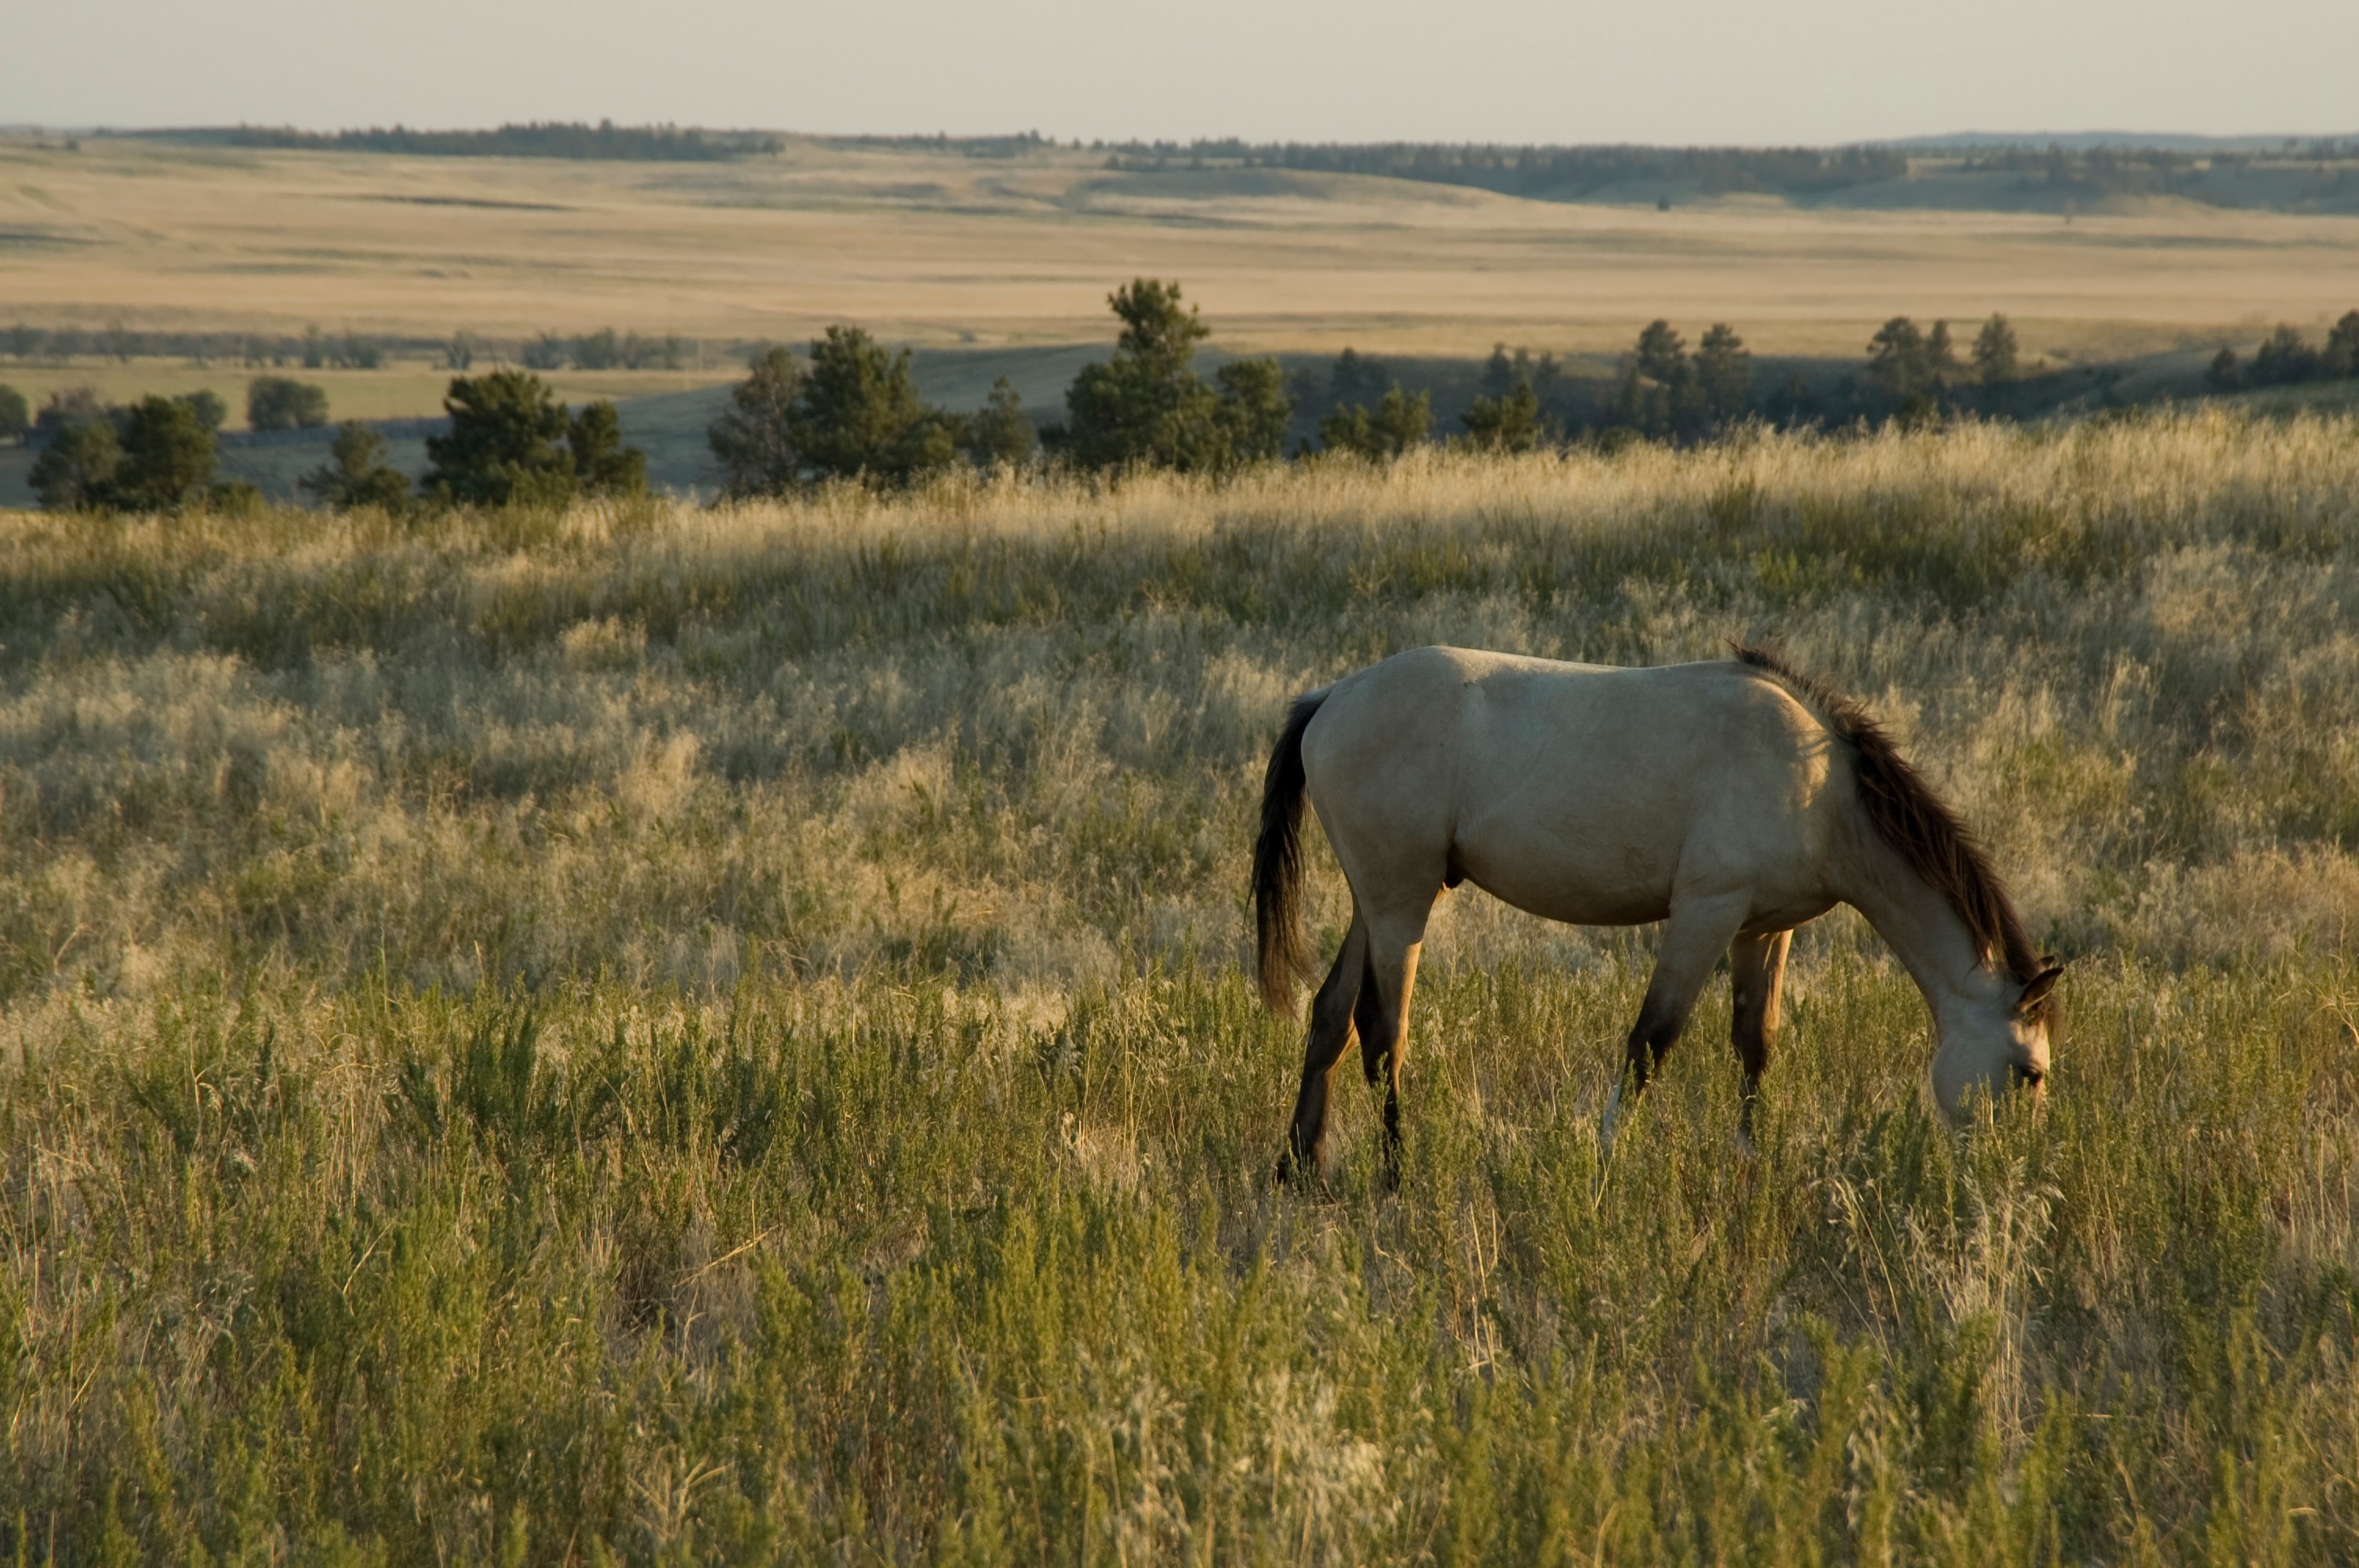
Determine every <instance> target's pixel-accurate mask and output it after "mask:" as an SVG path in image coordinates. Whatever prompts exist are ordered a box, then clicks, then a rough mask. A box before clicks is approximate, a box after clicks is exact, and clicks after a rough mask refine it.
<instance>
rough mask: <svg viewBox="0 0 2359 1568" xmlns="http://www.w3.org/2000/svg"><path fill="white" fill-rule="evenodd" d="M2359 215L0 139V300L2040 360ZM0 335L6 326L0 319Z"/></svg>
mask: <svg viewBox="0 0 2359 1568" xmlns="http://www.w3.org/2000/svg"><path fill="white" fill-rule="evenodd" d="M2354 236H2359V217H2352V216H2348V215H2343V216H2334V215H2299V216H2297V215H2287V214H2275V213H2266V212H2233V211H2223V210H2219V209H2206V208H2198V207H2193V206H2190V205H2186V204H2183V203H2182V204H2177V205H2173V204H2169V203H2161V204H2149V205H2148V206H2147V208H2145V209H2142V210H2139V211H2128V212H2124V213H2119V214H2111V213H2095V214H2084V215H2080V216H2077V217H2068V216H2066V215H2060V214H2056V213H2040V212H2005V211H1931V210H1924V209H1892V210H1875V209H1866V208H1854V209H1847V210H1838V209H1832V208H1829V209H1818V210H1810V209H1802V208H1796V207H1791V206H1788V205H1785V204H1783V203H1780V202H1777V201H1774V200H1767V199H1742V198H1732V199H1728V200H1721V201H1718V202H1714V203H1706V204H1701V205H1694V206H1680V207H1677V208H1675V209H1674V210H1673V211H1668V212H1658V211H1655V210H1654V207H1653V205H1652V202H1651V199H1649V200H1648V201H1647V203H1645V204H1633V205H1624V206H1615V205H1579V206H1573V205H1566V204H1563V203H1557V202H1548V201H1527V200H1517V199H1513V198H1509V197H1503V196H1495V195H1492V194H1489V193H1486V192H1483V191H1477V190H1469V189H1457V188H1452V187H1446V186H1436V185H1424V184H1418V183H1414V182H1409V181H1403V180H1393V179H1380V178H1363V177H1355V176H1335V175H1320V174H1310V173H1299V172H1288V171H1285V170H1279V169H1205V170H1199V171H1190V170H1185V169H1175V170H1172V171H1170V172H1166V173H1160V174H1157V173H1127V172H1120V171H1116V170H1113V169H1109V168H1106V167H1105V160H1104V158H1103V156H1102V155H1094V154H1090V153H1087V152H1083V151H1081V150H1078V149H1059V148H1043V149H1040V150H1038V151H1035V152H1033V153H1030V154H1028V155H1027V156H1024V157H994V158H984V157H964V156H960V155H958V154H955V153H947V152H929V151H926V150H923V149H920V148H915V147H899V148H891V147H880V146H866V147H864V146H844V145H839V144H828V143H822V142H815V141H797V142H794V143H792V144H790V146H789V150H788V152H787V153H786V154H784V155H782V156H780V157H764V158H754V159H746V160H741V161H735V162H729V163H718V164H692V165H691V164H646V163H575V162H567V161H563V160H557V159H547V158H515V159H511V158H434V157H391V156H385V155H375V154H332V153H320V152H268V151H255V150H236V149H225V148H198V147H187V146H171V145H167V144H164V143H159V142H141V141H136V140H121V139H111V138H109V139H92V140H89V141H85V142H82V144H80V146H79V148H78V149H77V150H71V151H69V150H67V149H66V148H65V147H64V146H61V145H58V144H54V143H44V142H40V141H37V140H34V139H30V138H24V137H17V138H10V139H0V298H5V299H6V300H7V301H8V304H7V306H6V307H5V313H6V314H7V315H9V316H10V317H11V318H12V319H13V318H15V317H19V316H20V317H22V318H23V319H26V320H27V321H29V322H31V323H33V324H35V325H41V326H49V325H58V324H68V325H73V326H77V327H80V328H82V329H84V330H99V329H103V328H104V327H106V326H107V325H108V324H109V323H110V322H112V321H114V320H117V319H120V320H122V321H123V322H124V323H125V325H126V326H128V327H130V328H132V329H135V330H205V331H232V332H279V333H295V332H300V331H301V330H303V329H304V327H305V326H306V325H308V324H313V323H316V324H317V325H319V326H320V327H321V330H324V331H327V332H331V333H336V332H343V331H356V332H361V333H366V334H373V335H375V336H379V337H387V338H400V337H415V338H439V337H441V336H444V335H447V334H449V333H451V332H452V331H454V330H461V329H466V330H473V331H474V332H476V333H477V334H479V335H484V336H488V337H494V338H497V339H501V340H504V341H515V340H517V339H520V338H525V337H529V336H531V335H533V334H536V333H538V332H541V331H555V332H560V333H563V334H569V335H571V334H574V333H580V332H586V331H592V330H597V329H599V328H602V327H613V328H614V329H615V330H618V331H639V332H643V333H647V334H649V335H652V336H661V335H663V334H667V333H679V334H682V335H684V336H687V337H690V338H696V339H701V340H710V341H752V340H756V339H774V340H778V341H792V340H797V339H801V338H807V337H809V336H810V335H812V334H813V333H815V332H816V331H818V330H820V329H821V328H822V327H823V326H825V325H826V324H828V323H830V322H833V321H843V320H850V321H857V322H860V323H862V324H864V325H865V326H867V327H868V328H869V329H870V330H872V331H875V332H876V333H877V334H879V335H880V336H881V337H884V338H886V340H888V341H906V342H910V343H914V344H917V345H919V346H934V347H955V346H965V347H969V348H996V347H1007V346H1023V345H1044V344H1071V343H1076V342H1090V343H1098V342H1103V341H1105V339H1106V337H1107V318H1106V315H1105V305H1104V300H1105V295H1106V292H1107V290H1108V289H1110V288H1112V287H1114V285H1115V284H1117V283H1120V282H1122V281H1125V280H1126V279H1127V278H1129V277H1131V276H1136V275H1139V274H1148V273H1151V274H1156V275H1158V276H1167V277H1169V276H1176V277H1179V278H1181V279H1183V280H1184V281H1185V282H1186V284H1187V285H1188V287H1189V290H1190V297H1191V298H1194V299H1197V300H1200V301H1201V303H1202V305H1203V308H1204V311H1205V314H1206V316H1207V318H1208V319H1211V320H1212V322H1214V323H1215V324H1216V326H1217V327H1218V329H1219V331H1220V334H1221V336H1220V339H1219V341H1220V342H1221V343H1222V344H1223V345H1224V346H1227V347H1230V348H1233V349H1236V350H1239V351H1255V352H1259V351H1271V350H1299V351H1310V352H1325V353H1330V354H1332V353H1333V352H1335V351H1338V350H1340V349H1342V348H1343V347H1344V346H1345V345H1347V344H1349V345H1353V346H1356V347H1358V348H1359V349H1361V350H1362V351H1383V352H1387V353H1424V354H1446V355H1467V354H1481V353H1484V352H1485V351H1488V349H1489V346H1490V344H1491V342H1492V341H1494V340H1495V339H1505V340H1506V341H1510V342H1525V343H1528V344H1529V345H1530V346H1531V347H1532V349H1533V350H1534V351H1536V352H1537V351H1540V350H1544V349H1545V350H1553V351H1557V352H1560V353H1588V352H1609V353H1610V352H1619V351H1622V350H1624V349H1625V348H1626V347H1627V346H1628V345H1629V342H1630V340H1631V338H1632V337H1633V335H1634V334H1635V332H1636V329H1637V328H1638V327H1639V326H1640V325H1641V324H1643V323H1644V322H1646V321H1648V320H1650V319H1654V318H1655V317H1658V316H1664V317H1669V318H1670V319H1672V320H1673V321H1674V322H1676V323H1678V324H1679V325H1680V327H1681V328H1682V330H1685V331H1687V332H1688V333H1689V335H1690V338H1692V337H1693V336H1694V335H1695V334H1696V333H1698V332H1700V331H1701V330H1702V328H1703V327H1704V325H1705V324H1706V323H1707V322H1709V321H1712V320H1727V321H1732V322H1734V323H1735V324H1736V325H1737V327H1738V328H1739V330H1742V331H1743V332H1744V333H1745V336H1746V338H1747V340H1748V341H1750V342H1752V343H1753V345H1754V347H1755V348H1756V350H1759V351H1765V352H1770V353H1777V354H1792V355H1834V356H1839V357H1843V358H1852V357H1855V356H1857V355H1858V354H1860V353H1861V352H1863V345H1864V343H1865V342H1866V340H1867V336H1868V334H1869V333H1870V332H1871V331H1872V330H1874V328H1875V325H1876V324H1877V323H1879V322H1881V321H1883V320H1884V319H1886V317H1889V316H1892V315H1896V314H1906V315H1909V316H1914V317H1918V318H1920V319H1929V318H1934V317H1947V318H1949V319H1951V320H1952V321H1973V320H1979V319H1982V318H1984V317H1985V316H1987V315H1989V314H1990V312H1992V311H1993V310H2004V311H2006V313H2007V314H2008V315H2009V316H2011V317H2013V318H2014V319H2016V320H2017V325H2018V328H2019V330H2021V331H2022V333H2023V340H2024V350H2025V352H2026V355H2027V357H2038V356H2041V355H2046V356H2049V357H2051V358H2062V357H2069V358H2071V359H2074V360H2076V361H2079V360H2086V359H2088V358H2092V357H2095V358H2107V359H2111V358H2117V357H2121V356H2123V355H2127V354H2134V353H2144V352H2153V351H2163V350H2169V349H2179V348H2186V349H2192V348H2198V347H2216V346H2217V344H2218V343H2219V342H2220V341H2222V340H2223V335H2225V336H2227V337H2231V338H2234V339H2235V340H2237V341H2249V340H2252V339H2256V338H2258V337H2259V336H2260V335H2261V333H2262V332H2263V331H2265V330H2267V327H2268V326H2269V325H2270V324H2272V323H2274V322H2276V321H2278V320H2291V321H2294V322H2297V323H2300V324H2302V325H2304V326H2305V327H2310V328H2312V329H2315V328H2317V327H2318V326H2320V325H2321V324H2322V323H2324V322H2325V321H2327V320H2330V319H2332V318H2333V317H2335V316H2338V315H2340V314H2341V313H2342V312H2343V311H2344V310H2347V309H2349V308H2352V307H2353V305H2354V302H2359V243H2354ZM0 324H5V323H0Z"/></svg>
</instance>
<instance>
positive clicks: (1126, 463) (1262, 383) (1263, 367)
mask: <svg viewBox="0 0 2359 1568" xmlns="http://www.w3.org/2000/svg"><path fill="white" fill-rule="evenodd" d="M1106 303H1107V305H1108V306H1109V307H1110V308H1112V309H1113V311H1114V316H1115V318H1116V319H1119V320H1120V321H1121V322H1122V332H1121V335H1120V336H1119V337H1118V338H1117V339H1116V340H1115V343H1114V357H1113V358H1112V359H1110V360H1104V361H1101V362H1098V363H1095V364H1091V365H1085V366H1083V367H1082V373H1081V374H1079V375H1077V376H1075V377H1074V378H1073V384H1072V385H1071V387H1069V388H1068V389H1067V390H1066V393H1065V418H1066V422H1065V424H1063V425H1062V426H1057V427H1051V428H1050V429H1049V431H1048V432H1047V433H1046V434H1047V438H1048V441H1049V448H1050V449H1051V450H1052V451H1055V452H1058V453H1059V454H1060V455H1062V456H1064V457H1065V458H1067V459H1068V460H1071V461H1072V462H1074V463H1075V464H1077V465H1079V466H1081V467H1083V468H1092V469H1121V468H1131V467H1152V468H1169V469H1177V470H1180V471H1181V472H1183V473H1186V472H1202V471H1208V470H1212V471H1217V470H1225V469H1233V468H1235V467H1237V466H1239V465H1241V464H1245V463H1249V462H1259V461H1266V460H1269V459H1272V458H1275V457H1277V456H1278V455H1279V454H1280V453H1281V452H1282V451H1283V450H1284V449H1285V445H1286V429H1287V424H1288V421H1289V420H1290V419H1291V418H1292V417H1293V414H1294V403H1293V400H1292V399H1291V398H1290V397H1289V396H1288V395H1287V391H1286V373H1285V372H1284V371H1283V370H1282V369H1280V368H1279V366H1278V362H1277V361H1276V360H1273V359H1253V360H1232V361H1231V362H1228V363H1227V364H1224V365H1223V366H1221V367H1220V368H1219V369H1218V370H1217V371H1215V372H1214V373H1213V384H1212V385H1210V386H1208V385H1206V384H1204V382H1203V380H1202V378H1201V377H1200V376H1198V375H1197V373H1196V370H1195V356H1196V348H1197V345H1199V344H1200V343H1201V342H1202V341H1204V340H1205V339H1206V338H1208V337H1210V336H1211V335H1212V329H1211V328H1209V327H1207V326H1205V325H1204V322H1203V319H1202V318H1201V314H1200V313H1199V312H1198V310H1197V308H1195V307H1194V306H1186V307H1184V308H1183V306H1182V304H1181V300H1180V285H1179V284H1178V283H1176V282H1175V283H1164V282H1162V281H1160V280H1158V279H1155V278H1147V277H1142V278H1136V279H1134V280H1132V281H1131V282H1130V283H1128V284H1125V285H1124V286H1123V287H1120V288H1117V289H1115V290H1114V292H1113V293H1112V294H1110V295H1108V296H1107V297H1106Z"/></svg>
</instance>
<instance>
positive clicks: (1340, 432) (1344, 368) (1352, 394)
mask: <svg viewBox="0 0 2359 1568" xmlns="http://www.w3.org/2000/svg"><path fill="white" fill-rule="evenodd" d="M1316 384H1317V383H1316V381H1315V380H1314V381H1313V382H1312V383H1311V385H1312V386H1314V387H1315V386H1316ZM1327 395H1328V397H1329V399H1330V400H1331V401H1332V403H1333V404H1334V406H1333V407H1332V408H1331V409H1329V410H1328V412H1327V413H1326V414H1325V415H1323V416H1321V418H1320V420H1319V443H1320V445H1321V446H1322V447H1324V448H1325V449H1327V450H1329V451H1331V452H1349V453H1351V454H1352V455H1353V456H1354V457H1360V458H1367V459H1371V460H1386V459H1391V458H1397V457H1399V456H1400V455H1401V454H1402V453H1404V452H1406V451H1408V449H1410V448H1411V447H1416V446H1421V445H1423V444H1424V442H1425V439H1426V436H1427V433H1428V432H1429V431H1430V429H1431V428H1432V427H1433V395H1432V394H1431V393H1430V392H1425V391H1420V392H1419V393H1418V394H1417V395H1415V396H1414V397H1412V396H1410V395H1408V393H1407V392H1406V391H1404V390H1402V387H1401V384H1400V382H1399V381H1398V380H1397V378H1395V377H1394V376H1393V374H1392V373H1391V372H1390V371H1389V370H1388V369H1386V366H1385V365H1384V364H1382V363H1381V362H1378V361H1376V360H1374V359H1371V358H1369V357H1368V356H1366V355H1364V354H1363V353H1361V352H1359V351H1357V350H1355V349H1345V350H1344V351H1343V352H1342V353H1340V354H1338V355H1336V356H1335V362H1334V364H1333V365H1332V366H1331V367H1330V368H1329V370H1328V372H1327Z"/></svg>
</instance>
